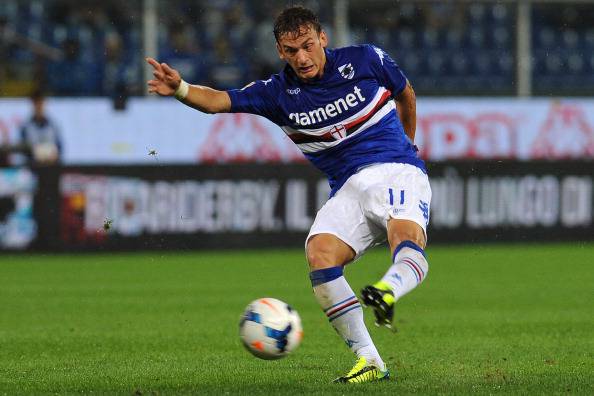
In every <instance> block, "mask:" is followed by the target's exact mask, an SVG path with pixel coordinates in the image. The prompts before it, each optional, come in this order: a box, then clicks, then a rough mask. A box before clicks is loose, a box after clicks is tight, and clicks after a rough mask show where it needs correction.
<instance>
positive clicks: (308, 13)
mask: <svg viewBox="0 0 594 396" xmlns="http://www.w3.org/2000/svg"><path fill="white" fill-rule="evenodd" d="M304 26H305V27H308V28H309V27H311V28H313V29H314V30H315V31H316V32H318V33H320V32H321V31H322V25H320V21H319V20H318V16H317V15H316V14H315V13H314V12H313V11H312V10H310V9H308V8H305V7H302V6H293V7H288V8H285V9H284V10H283V11H282V12H281V13H280V14H279V15H278V16H277V17H276V20H275V21H274V30H273V31H274V38H275V39H276V41H278V40H279V39H280V38H281V36H282V35H284V34H290V35H292V36H293V37H299V36H300V35H301V32H302V29H303V27H304Z"/></svg>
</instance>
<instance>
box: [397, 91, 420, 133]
mask: <svg viewBox="0 0 594 396" xmlns="http://www.w3.org/2000/svg"><path fill="white" fill-rule="evenodd" d="M396 107H397V108H398V114H399V115H400V122H402V127H403V128H404V133H406V135H407V136H408V137H409V139H410V141H411V142H414V141H415V133H416V130H417V98H416V96H415V91H414V90H413V88H412V86H411V85H410V83H409V82H408V81H407V82H406V87H404V89H403V90H402V92H400V93H399V94H398V96H396Z"/></svg>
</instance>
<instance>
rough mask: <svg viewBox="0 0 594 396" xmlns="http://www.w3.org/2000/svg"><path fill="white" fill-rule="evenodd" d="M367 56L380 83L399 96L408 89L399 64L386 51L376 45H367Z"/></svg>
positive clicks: (393, 94)
mask: <svg viewBox="0 0 594 396" xmlns="http://www.w3.org/2000/svg"><path fill="white" fill-rule="evenodd" d="M366 49H367V51H368V54H367V56H369V57H370V60H371V65H372V69H373V71H374V73H375V75H376V76H377V78H378V79H379V81H380V83H381V84H382V85H384V86H385V87H386V88H388V89H389V90H390V91H391V92H392V96H396V95H398V94H399V93H400V92H402V91H403V90H404V88H405V87H406V76H405V75H404V73H403V72H402V70H400V67H399V66H398V64H397V63H396V62H395V61H394V59H392V58H391V57H390V55H388V54H387V53H386V51H384V50H383V49H381V48H379V47H376V46H374V45H366Z"/></svg>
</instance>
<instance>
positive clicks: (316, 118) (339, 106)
mask: <svg viewBox="0 0 594 396" xmlns="http://www.w3.org/2000/svg"><path fill="white" fill-rule="evenodd" d="M354 92H355V93H348V94H347V95H346V96H345V97H343V98H338V99H337V100H335V101H334V102H331V103H328V104H327V105H326V106H324V107H318V108H317V109H315V110H312V111H309V112H307V113H291V114H289V119H290V120H292V121H294V122H295V124H297V125H303V126H306V125H313V124H317V123H318V122H322V121H326V120H327V119H328V118H333V117H336V116H337V115H339V114H342V112H343V111H348V110H349V108H351V107H355V106H357V105H358V104H359V101H361V102H365V97H363V95H361V90H360V89H359V88H358V87H357V86H356V85H355V87H354Z"/></svg>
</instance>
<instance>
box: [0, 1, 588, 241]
mask: <svg viewBox="0 0 594 396" xmlns="http://www.w3.org/2000/svg"><path fill="white" fill-rule="evenodd" d="M287 4H289V2H282V1H268V0H258V1H256V0H246V1H228V0H208V1H206V0H168V1H165V0H130V1H126V2H122V1H115V0H102V1H94V0H93V1H91V0H85V1H74V0H29V1H24V0H3V1H2V2H0V97H2V98H1V99H0V165H2V166H4V168H2V169H1V170H0V228H1V229H2V233H0V234H1V235H2V236H1V237H0V248H2V249H9V250H14V249H54V250H63V249H71V248H80V249H97V248H124V249H127V248H136V247H142V248H155V247H162V246H165V247H178V248H190V247H229V246H237V247H248V246H281V245H283V246H285V245H286V246H299V245H300V244H301V243H302V239H303V236H304V235H305V232H306V230H307V229H308V227H309V225H310V224H311V221H312V217H313V216H314V214H315V211H316V210H317V208H319V207H320V205H321V204H323V202H324V201H325V199H326V196H327V195H326V194H327V191H328V189H327V186H326V183H325V181H324V180H323V177H322V175H320V174H319V173H317V172H316V171H315V170H313V169H311V167H309V166H308V165H306V164H304V161H303V159H302V157H301V155H300V153H299V152H298V151H297V150H296V149H295V148H294V147H293V146H292V144H291V143H290V142H289V141H288V140H287V139H286V138H285V137H284V134H283V133H282V131H280V130H279V129H278V128H277V127H276V126H274V125H272V124H271V123H269V122H268V121H267V120H265V119H262V118H259V117H254V116H248V115H225V114H220V115H215V116H212V115H204V114H200V113H198V112H195V111H193V110H191V109H188V108H186V107H184V106H181V105H180V104H178V103H177V102H176V101H174V100H171V99H160V98H154V97H148V96H146V89H145V81H146V80H147V79H149V78H150V76H151V70H150V69H149V67H147V65H146V64H145V62H144V58H145V56H154V57H157V58H158V59H159V60H160V61H163V62H167V63H169V64H170V65H171V66H173V67H174V68H176V69H178V70H179V71H180V72H181V74H182V76H183V78H184V79H185V80H187V81H189V82H191V83H197V84H205V85H210V86H213V87H216V88H219V89H229V88H238V87H242V86H244V85H245V84H246V83H248V82H250V81H253V80H255V79H261V78H267V76H268V75H270V74H271V73H275V72H277V71H279V70H280V68H281V67H282V64H281V62H280V60H279V59H278V56H277V54H276V50H275V48H274V44H275V42H274V37H273V35H272V24H273V20H274V18H275V16H276V15H277V14H278V13H279V12H280V10H282V8H283V7H284V6H285V5H287ZM301 4H303V5H305V6H307V7H310V8H312V9H313V10H314V11H316V12H317V13H318V14H319V16H320V19H321V22H322V24H323V26H324V28H325V29H326V31H327V32H328V34H329V37H330V46H332V47H340V46H344V45H350V44H357V43H373V44H375V45H377V46H380V47H382V48H383V49H385V50H386V51H387V52H388V53H389V54H390V55H391V56H392V57H393V58H394V59H395V60H396V61H397V62H398V63H399V65H400V66H401V68H402V69H403V71H404V72H405V74H406V75H407V77H408V78H409V80H410V81H411V82H412V84H413V86H414V88H415V90H416V92H417V97H418V130H417V138H416V143H417V145H418V146H419V148H420V153H421V155H422V156H423V157H424V159H426V160H427V161H428V164H429V168H430V174H431V177H432V186H433V191H434V198H433V206H432V212H431V213H432V231H431V233H430V235H432V240H433V241H435V242H474V241H498V240H507V241H509V240H512V241H515V240H522V241H524V240H536V241H538V240H544V239H549V240H560V239H592V238H593V237H594V227H593V225H592V178H593V175H594V167H593V163H592V159H593V158H594V100H592V98H591V95H592V94H594V1H581V0H575V1H571V0H569V1H545V0H542V1H537V0H535V1H520V0H516V1H512V0H509V1H497V2H495V1H448V2H437V1H382V0H374V1H362V0H332V1H330V0H329V1H304V2H302V3H301ZM271 163H273V164H275V165H274V166H271V165H270V164H271ZM246 197H247V198H246ZM452 231H454V232H452ZM222 236H224V237H230V238H229V239H226V242H225V243H222V242H221V241H222V239H221V237H222ZM229 241H231V242H229Z"/></svg>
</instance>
